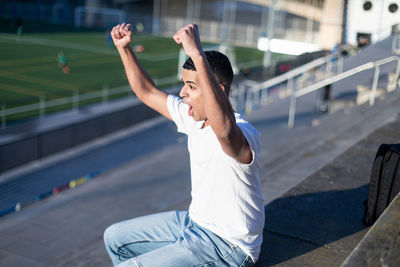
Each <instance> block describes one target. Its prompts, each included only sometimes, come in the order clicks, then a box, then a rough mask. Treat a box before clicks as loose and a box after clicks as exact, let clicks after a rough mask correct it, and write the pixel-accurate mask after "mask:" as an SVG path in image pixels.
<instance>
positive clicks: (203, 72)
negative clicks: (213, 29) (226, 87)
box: [192, 53, 235, 138]
mask: <svg viewBox="0 0 400 267" xmlns="http://www.w3.org/2000/svg"><path fill="white" fill-rule="evenodd" d="M192 60H193V62H194V64H195V66H196V71H197V72H198V73H199V75H198V77H199V83H200V88H201V90H202V96H203V101H204V107H205V113H206V117H207V119H208V121H209V123H210V125H211V127H212V129H213V131H214V132H215V134H216V135H217V137H219V138H228V137H229V135H230V134H232V129H233V126H234V124H235V117H234V113H233V109H232V106H231V104H230V102H229V99H228V96H227V95H226V94H225V92H224V91H223V90H222V89H221V88H220V86H219V84H218V82H217V81H216V79H215V77H214V74H213V73H212V71H211V69H210V67H209V65H208V62H207V59H206V57H205V55H204V53H199V55H197V56H194V57H192Z"/></svg>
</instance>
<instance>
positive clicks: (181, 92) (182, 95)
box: [179, 85, 187, 98]
mask: <svg viewBox="0 0 400 267" xmlns="http://www.w3.org/2000/svg"><path fill="white" fill-rule="evenodd" d="M179 96H180V97H181V98H184V97H186V96H187V93H186V86H185V85H184V86H183V87H182V89H181V91H180V92H179Z"/></svg>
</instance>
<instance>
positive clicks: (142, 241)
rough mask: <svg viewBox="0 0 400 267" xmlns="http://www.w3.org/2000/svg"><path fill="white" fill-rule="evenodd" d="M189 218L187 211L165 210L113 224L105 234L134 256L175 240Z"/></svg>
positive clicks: (118, 246)
mask: <svg viewBox="0 0 400 267" xmlns="http://www.w3.org/2000/svg"><path fill="white" fill-rule="evenodd" d="M188 220H189V216H188V215H187V212H186V211H170V212H163V213H158V214H153V215H148V216H143V217H138V218H135V219H131V220H127V221H122V222H119V223H116V224H113V225H111V226H110V227H109V228H107V230H106V233H105V236H107V237H108V242H112V243H113V246H114V247H115V248H116V249H117V250H124V253H129V254H130V255H131V257H134V256H137V255H140V254H143V253H146V252H149V251H151V250H154V249H157V248H160V247H162V246H165V245H168V244H171V243H173V242H175V241H176V240H177V239H178V238H179V236H180V234H181V232H182V229H183V228H184V227H185V223H187V221H188Z"/></svg>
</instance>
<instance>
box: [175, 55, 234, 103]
mask: <svg viewBox="0 0 400 267" xmlns="http://www.w3.org/2000/svg"><path fill="white" fill-rule="evenodd" d="M204 53H205V55H206V58H207V61H208V65H209V66H210V68H211V71H212V72H213V73H214V75H215V78H216V79H217V82H218V83H219V84H222V85H223V86H224V87H225V93H226V95H229V90H230V88H231V84H232V80H233V70H232V65H231V62H230V61H229V59H228V57H227V56H225V55H224V54H222V53H221V52H218V51H205V52H204ZM183 68H184V69H186V70H192V71H196V67H195V66H194V63H193V60H192V59H191V58H188V59H187V60H186V62H185V64H183Z"/></svg>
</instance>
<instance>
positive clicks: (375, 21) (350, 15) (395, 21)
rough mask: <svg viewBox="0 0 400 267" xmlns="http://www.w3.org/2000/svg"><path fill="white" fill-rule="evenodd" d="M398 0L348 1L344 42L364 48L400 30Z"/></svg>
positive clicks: (399, 2)
mask: <svg viewBox="0 0 400 267" xmlns="http://www.w3.org/2000/svg"><path fill="white" fill-rule="evenodd" d="M399 8H400V0H349V3H348V11H347V27H346V41H347V42H348V43H351V44H358V46H364V45H367V44H369V43H374V42H376V41H379V40H381V39H383V38H386V37H387V36H389V35H390V34H393V33H398V32H399V30H400V28H399V26H400V10H399Z"/></svg>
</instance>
